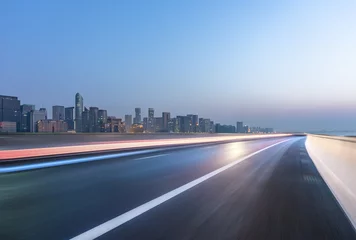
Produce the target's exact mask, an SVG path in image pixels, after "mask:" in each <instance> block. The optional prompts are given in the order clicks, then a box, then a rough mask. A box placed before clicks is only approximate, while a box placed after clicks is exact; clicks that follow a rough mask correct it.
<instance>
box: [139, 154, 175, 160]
mask: <svg viewBox="0 0 356 240" xmlns="http://www.w3.org/2000/svg"><path fill="white" fill-rule="evenodd" d="M167 155H168V154H158V155H153V156H148V157H141V158H136V159H134V161H137V160H143V159H149V158H156V157H163V156H167Z"/></svg>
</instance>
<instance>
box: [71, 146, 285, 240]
mask: <svg viewBox="0 0 356 240" xmlns="http://www.w3.org/2000/svg"><path fill="white" fill-rule="evenodd" d="M289 140H291V139H287V140H284V141H281V142H278V143H275V144H272V145H270V146H268V147H265V148H263V149H261V150H258V151H256V152H254V153H251V154H249V155H247V156H245V157H243V158H240V159H238V160H236V161H234V162H232V163H230V164H228V165H225V166H224V167H221V168H219V169H217V170H215V171H212V172H211V173H208V174H206V175H204V176H202V177H200V178H198V179H195V180H193V181H192V182H189V183H187V184H185V185H183V186H181V187H179V188H176V189H174V190H172V191H170V192H168V193H166V194H164V195H162V196H160V197H158V198H155V199H153V200H151V201H149V202H147V203H145V204H143V205H141V206H138V207H136V208H134V209H132V210H130V211H128V212H126V213H123V214H121V215H119V216H117V217H115V218H113V219H111V220H109V221H107V222H105V223H103V224H100V225H99V226H97V227H94V228H92V229H90V230H88V231H86V232H84V233H82V234H80V235H78V236H76V237H73V238H71V240H92V239H95V238H98V237H100V236H101V235H103V234H105V233H107V232H109V231H111V230H113V229H115V228H117V227H119V226H120V225H122V224H124V223H126V222H128V221H130V220H132V219H133V218H135V217H137V216H140V215H141V214H143V213H145V212H147V211H148V210H150V209H152V208H154V207H157V206H158V205H160V204H162V203H164V202H166V201H168V200H169V199H171V198H173V197H175V196H177V195H179V194H181V193H183V192H185V191H187V190H188V189H190V188H192V187H194V186H196V185H198V184H200V183H202V182H204V181H206V180H208V179H209V178H212V177H213V176H215V175H217V174H219V173H221V172H223V171H225V170H227V169H229V168H231V167H233V166H235V165H236V164H238V163H240V162H242V161H244V160H246V159H248V158H250V157H252V156H254V155H256V154H258V153H260V152H263V151H265V150H267V149H269V148H272V147H274V146H276V145H279V144H281V143H284V142H287V141H289Z"/></svg>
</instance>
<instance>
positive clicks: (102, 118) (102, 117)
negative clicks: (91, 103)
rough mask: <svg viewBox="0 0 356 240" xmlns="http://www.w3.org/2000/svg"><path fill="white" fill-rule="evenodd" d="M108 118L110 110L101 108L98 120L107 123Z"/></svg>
mask: <svg viewBox="0 0 356 240" xmlns="http://www.w3.org/2000/svg"><path fill="white" fill-rule="evenodd" d="M107 120H108V112H107V111H106V110H102V109H100V110H99V111H98V121H99V123H100V124H102V123H106V122H107Z"/></svg>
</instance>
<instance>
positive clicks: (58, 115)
mask: <svg viewBox="0 0 356 240" xmlns="http://www.w3.org/2000/svg"><path fill="white" fill-rule="evenodd" d="M52 120H55V121H59V120H65V111H64V106H53V107H52Z"/></svg>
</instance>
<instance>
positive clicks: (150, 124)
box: [147, 108, 156, 132]
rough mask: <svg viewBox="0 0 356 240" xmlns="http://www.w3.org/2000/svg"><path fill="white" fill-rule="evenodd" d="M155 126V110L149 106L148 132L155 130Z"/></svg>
mask: <svg viewBox="0 0 356 240" xmlns="http://www.w3.org/2000/svg"><path fill="white" fill-rule="evenodd" d="M155 126H156V125H155V110H154V109H153V108H149V109H148V117H147V132H155Z"/></svg>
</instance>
